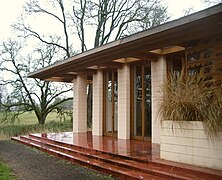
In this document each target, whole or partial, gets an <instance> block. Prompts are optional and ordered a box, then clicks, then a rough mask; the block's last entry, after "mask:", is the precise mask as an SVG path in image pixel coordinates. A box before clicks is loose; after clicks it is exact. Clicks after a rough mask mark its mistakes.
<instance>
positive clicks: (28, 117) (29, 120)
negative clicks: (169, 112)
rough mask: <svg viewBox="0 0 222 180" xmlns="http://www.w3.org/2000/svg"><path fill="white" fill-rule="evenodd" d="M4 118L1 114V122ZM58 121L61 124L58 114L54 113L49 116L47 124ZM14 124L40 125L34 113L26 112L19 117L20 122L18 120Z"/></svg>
mask: <svg viewBox="0 0 222 180" xmlns="http://www.w3.org/2000/svg"><path fill="white" fill-rule="evenodd" d="M2 118H3V112H0V122H1V121H2ZM50 121H56V122H59V121H60V118H59V116H58V114H57V113H56V112H52V113H50V114H49V115H48V116H47V119H46V122H50ZM14 124H26V125H28V124H38V120H37V118H36V116H35V113H34V112H33V111H31V112H25V113H24V114H22V115H20V116H19V120H16V121H15V122H14Z"/></svg>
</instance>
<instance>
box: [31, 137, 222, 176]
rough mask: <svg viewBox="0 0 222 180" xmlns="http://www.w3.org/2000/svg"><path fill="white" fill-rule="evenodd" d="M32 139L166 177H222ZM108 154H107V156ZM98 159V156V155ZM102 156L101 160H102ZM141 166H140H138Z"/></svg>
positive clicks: (55, 142)
mask: <svg viewBox="0 0 222 180" xmlns="http://www.w3.org/2000/svg"><path fill="white" fill-rule="evenodd" d="M29 137H30V138H31V139H38V140H40V141H41V142H43V143H46V142H47V143H50V144H55V145H58V146H62V147H66V148H70V149H74V150H78V151H81V152H85V153H90V154H91V155H92V154H93V155H94V157H96V155H97V156H98V155H100V154H102V157H101V158H103V161H109V162H110V163H111V161H112V163H114V164H118V165H119V166H124V167H128V166H130V167H128V168H131V169H134V170H138V171H141V172H145V173H151V174H156V173H157V174H159V175H160V174H161V176H163V177H166V176H168V177H169V176H170V177H174V178H178V179H209V180H215V179H222V175H218V174H212V173H209V172H205V171H203V170H202V171H200V170H197V169H195V168H194V169H193V167H189V168H186V167H184V166H182V167H180V166H177V165H175V164H172V163H164V162H159V161H158V162H157V161H150V160H148V159H147V160H145V159H138V158H135V157H131V156H130V157H129V156H124V155H119V154H114V153H111V152H106V151H101V150H96V149H92V148H88V147H81V146H77V145H74V144H67V143H64V142H60V141H55V140H52V139H48V138H45V137H40V136H38V135H34V134H32V135H29ZM105 155H106V156H105ZM96 158H97V159H98V157H96ZM101 158H100V160H101ZM138 167H139V168H138Z"/></svg>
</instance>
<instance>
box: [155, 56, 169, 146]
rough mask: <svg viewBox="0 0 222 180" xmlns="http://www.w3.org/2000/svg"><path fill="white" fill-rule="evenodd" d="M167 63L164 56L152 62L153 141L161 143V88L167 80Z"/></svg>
mask: <svg viewBox="0 0 222 180" xmlns="http://www.w3.org/2000/svg"><path fill="white" fill-rule="evenodd" d="M166 74H167V65H166V59H165V57H164V56H160V57H159V58H158V61H155V62H151V83H152V85H151V87H152V143H158V144H159V143H160V117H159V116H158V113H157V112H158V110H157V109H158V104H159V100H160V96H161V91H160V88H161V86H162V85H163V83H164V82H165V80H166Z"/></svg>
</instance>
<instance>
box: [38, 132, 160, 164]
mask: <svg viewBox="0 0 222 180" xmlns="http://www.w3.org/2000/svg"><path fill="white" fill-rule="evenodd" d="M35 136H39V137H41V136H43V137H47V138H48V139H51V140H54V141H60V142H64V143H67V144H74V145H77V146H82V147H86V148H90V149H96V150H100V151H105V152H110V153H114V154H119V155H122V156H128V157H134V158H136V159H141V160H158V159H159V158H160V147H159V145H158V144H152V143H151V142H147V141H136V140H120V139H117V138H114V137H108V136H92V132H91V131H88V132H87V133H80V134H77V133H73V132H63V133H49V134H35Z"/></svg>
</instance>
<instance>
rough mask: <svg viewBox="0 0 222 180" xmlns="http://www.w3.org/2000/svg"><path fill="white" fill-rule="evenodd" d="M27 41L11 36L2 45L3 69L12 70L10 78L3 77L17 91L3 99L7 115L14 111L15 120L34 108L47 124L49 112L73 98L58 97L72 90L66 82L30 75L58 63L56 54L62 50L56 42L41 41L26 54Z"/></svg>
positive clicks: (5, 83)
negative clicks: (55, 62) (31, 76)
mask: <svg viewBox="0 0 222 180" xmlns="http://www.w3.org/2000/svg"><path fill="white" fill-rule="evenodd" d="M23 50H25V45H24V44H22V43H21V42H18V41H13V40H8V41H7V42H3V44H2V46H1V61H0V70H1V71H2V72H6V73H8V75H9V76H10V77H9V78H5V79H4V80H2V84H4V85H10V86H11V87H12V89H13V92H12V93H11V94H10V96H9V97H8V98H9V99H10V101H9V102H6V103H2V106H3V107H5V110H6V114H5V119H6V118H8V115H9V113H10V112H13V116H12V119H13V120H14V119H15V118H17V117H18V116H19V115H20V114H22V113H24V112H27V111H34V112H35V115H36V117H37V119H38V122H39V124H44V123H45V121H46V117H47V115H48V114H49V113H51V112H52V111H54V110H55V109H56V110H58V106H59V105H60V104H62V103H64V102H66V101H68V100H70V99H72V98H62V99H60V100H59V101H54V100H55V98H57V97H60V96H61V95H63V94H65V93H67V92H68V91H70V87H66V85H63V86H58V85H56V84H55V83H51V82H46V81H45V82H43V81H40V80H38V79H32V80H30V79H27V77H26V76H27V73H29V72H30V71H34V70H37V69H39V68H42V67H45V66H47V65H50V64H52V63H54V57H55V55H56V54H57V53H59V50H58V48H57V47H56V46H55V45H54V46H52V45H49V44H40V45H39V46H38V47H36V48H35V49H34V50H33V52H32V54H31V55H26V56H22V54H23V52H22V51H23Z"/></svg>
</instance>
